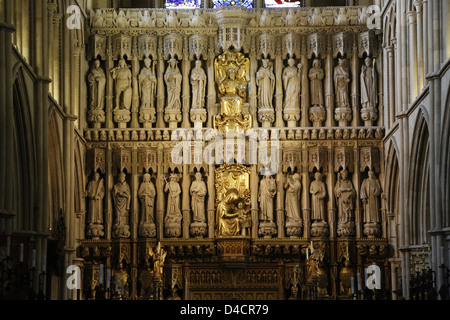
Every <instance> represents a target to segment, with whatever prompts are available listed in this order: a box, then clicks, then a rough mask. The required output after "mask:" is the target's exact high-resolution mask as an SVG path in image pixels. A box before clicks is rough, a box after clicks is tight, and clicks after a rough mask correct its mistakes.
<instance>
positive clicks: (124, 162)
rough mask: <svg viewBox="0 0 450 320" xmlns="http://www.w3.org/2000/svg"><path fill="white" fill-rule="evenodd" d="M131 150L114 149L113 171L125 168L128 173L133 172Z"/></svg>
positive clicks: (118, 171) (120, 170)
mask: <svg viewBox="0 0 450 320" xmlns="http://www.w3.org/2000/svg"><path fill="white" fill-rule="evenodd" d="M131 165H132V161H131V150H124V149H119V150H114V151H113V171H114V172H116V173H120V172H123V171H124V170H125V169H126V170H127V173H128V174H130V173H131Z"/></svg>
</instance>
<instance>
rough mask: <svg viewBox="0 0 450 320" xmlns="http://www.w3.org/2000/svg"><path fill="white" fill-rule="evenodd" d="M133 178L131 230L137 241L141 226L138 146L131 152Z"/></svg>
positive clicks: (133, 237) (132, 237) (131, 178)
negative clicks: (139, 226)
mask: <svg viewBox="0 0 450 320" xmlns="http://www.w3.org/2000/svg"><path fill="white" fill-rule="evenodd" d="M131 159H132V163H131V177H130V187H131V208H130V209H131V210H130V229H131V239H137V237H138V225H139V199H138V190H139V173H138V162H139V159H138V151H137V147H136V145H134V146H133V150H132V152H131Z"/></svg>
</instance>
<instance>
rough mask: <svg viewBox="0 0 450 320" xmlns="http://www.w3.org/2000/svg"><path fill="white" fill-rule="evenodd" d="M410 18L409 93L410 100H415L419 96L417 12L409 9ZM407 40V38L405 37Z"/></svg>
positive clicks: (407, 14)
mask: <svg viewBox="0 0 450 320" xmlns="http://www.w3.org/2000/svg"><path fill="white" fill-rule="evenodd" d="M406 16H407V18H408V29H409V32H408V33H409V39H408V40H409V41H408V46H409V77H408V78H409V79H408V80H409V85H408V87H409V94H410V97H409V99H410V102H413V101H414V100H415V99H416V97H417V74H418V73H417V45H418V43H417V23H416V12H415V11H409V12H407V13H406ZM405 40H406V39H405Z"/></svg>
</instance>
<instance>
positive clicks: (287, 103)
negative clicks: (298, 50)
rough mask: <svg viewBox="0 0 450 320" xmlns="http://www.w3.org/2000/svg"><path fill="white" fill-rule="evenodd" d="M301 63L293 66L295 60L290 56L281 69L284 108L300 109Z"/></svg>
mask: <svg viewBox="0 0 450 320" xmlns="http://www.w3.org/2000/svg"><path fill="white" fill-rule="evenodd" d="M302 68H303V64H301V63H299V64H298V69H297V67H296V66H295V60H294V59H293V58H290V59H289V60H288V66H287V67H286V68H284V70H283V85H284V92H285V93H284V95H285V98H284V109H285V110H286V109H293V110H300V100H299V98H300V79H301V72H302Z"/></svg>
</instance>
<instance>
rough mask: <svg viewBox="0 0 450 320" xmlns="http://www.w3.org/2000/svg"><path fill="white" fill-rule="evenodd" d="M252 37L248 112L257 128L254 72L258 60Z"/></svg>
mask: <svg viewBox="0 0 450 320" xmlns="http://www.w3.org/2000/svg"><path fill="white" fill-rule="evenodd" d="M254 41H255V40H254V37H252V46H251V50H250V83H249V89H250V94H249V98H250V110H249V112H250V114H251V116H252V122H253V128H258V127H259V123H258V95H257V92H258V89H257V86H256V72H257V70H258V60H257V59H256V50H255V48H254Z"/></svg>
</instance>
